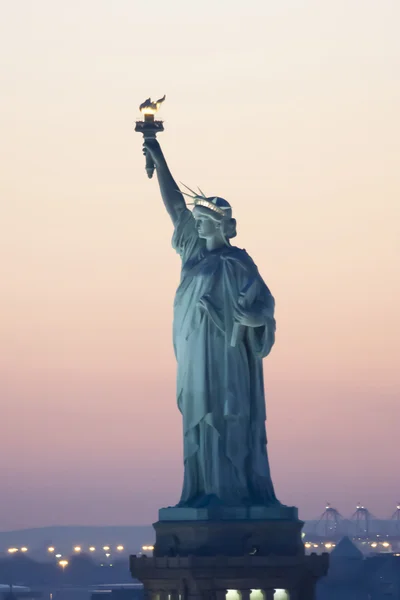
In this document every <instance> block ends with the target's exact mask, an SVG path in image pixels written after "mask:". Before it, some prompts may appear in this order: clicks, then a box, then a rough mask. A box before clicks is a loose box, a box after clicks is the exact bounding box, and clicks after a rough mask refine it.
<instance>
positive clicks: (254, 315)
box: [233, 296, 266, 327]
mask: <svg viewBox="0 0 400 600" xmlns="http://www.w3.org/2000/svg"><path fill="white" fill-rule="evenodd" d="M243 304H245V301H244V298H243V297H242V296H239V300H238V303H237V305H236V306H235V307H234V309H233V315H234V318H235V321H236V322H237V323H239V324H240V325H245V327H262V326H263V325H265V324H266V317H265V314H264V310H263V306H262V305H258V304H257V303H254V304H252V306H251V307H250V308H246V307H245V306H243Z"/></svg>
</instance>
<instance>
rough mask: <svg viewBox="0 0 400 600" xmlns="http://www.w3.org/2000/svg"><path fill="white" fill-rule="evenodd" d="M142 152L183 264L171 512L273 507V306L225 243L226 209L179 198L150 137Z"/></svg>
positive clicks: (232, 227)
mask: <svg viewBox="0 0 400 600" xmlns="http://www.w3.org/2000/svg"><path fill="white" fill-rule="evenodd" d="M144 153H145V154H148V155H150V156H151V158H152V159H153V161H154V164H155V166H156V173H157V177H158V182H159V185H160V191H161V196H162V199H163V201H164V204H165V208H166V210H167V212H168V214H169V216H170V217H171V220H172V223H173V226H174V233H173V237H172V246H173V248H174V249H175V250H176V252H177V253H178V254H179V256H180V258H181V261H182V269H181V279H180V284H179V287H178V289H177V292H176V297H175V303H174V325H173V340H174V350H175V356H176V360H177V365H178V372H177V403H178V407H179V410H180V412H181V413H182V418H183V437H184V481H183V490H182V496H181V499H180V502H179V504H178V506H182V507H198V508H200V507H210V506H255V505H258V506H260V505H261V506H271V505H274V504H275V505H277V504H279V502H278V500H277V499H276V497H275V493H274V488H273V485H272V481H271V475H270V469H269V463H268V456H267V448H266V445H267V438H266V431H265V419H266V413H265V398H264V384H263V370H262V359H263V358H264V357H265V356H267V355H268V354H269V352H270V350H271V348H272V346H273V344H274V339H275V320H274V299H273V297H272V295H271V293H270V291H269V289H268V287H267V286H266V285H265V283H264V281H263V279H262V278H261V276H260V274H259V272H258V269H257V267H256V265H255V264H254V262H253V260H252V259H251V258H250V256H249V255H248V254H247V252H246V251H245V250H242V249H240V248H237V247H236V246H233V245H231V239H232V238H233V237H235V235H236V221H235V219H234V218H233V217H232V207H231V206H230V204H229V203H228V202H227V201H226V200H224V199H223V198H220V197H219V196H212V197H206V196H205V195H204V194H203V192H202V191H201V190H199V192H198V193H195V192H193V191H192V190H190V189H189V188H187V189H188V191H189V192H190V194H189V193H186V192H181V191H180V190H179V189H178V186H177V184H176V183H175V181H174V179H173V177H172V175H171V173H170V170H169V168H168V165H167V162H166V160H165V158H164V155H163V152H162V150H161V148H160V145H159V143H158V141H157V140H155V139H150V140H149V139H148V140H145V143H144ZM185 187H186V186H185ZM184 195H190V196H191V198H192V204H193V206H194V208H193V210H189V208H188V207H187V206H186V202H185V199H184Z"/></svg>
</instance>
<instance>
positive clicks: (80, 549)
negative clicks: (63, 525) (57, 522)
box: [74, 546, 82, 552]
mask: <svg viewBox="0 0 400 600" xmlns="http://www.w3.org/2000/svg"><path fill="white" fill-rule="evenodd" d="M81 551H82V548H81V547H80V546H75V548H74V552H81Z"/></svg>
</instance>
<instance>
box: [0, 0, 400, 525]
mask: <svg viewBox="0 0 400 600" xmlns="http://www.w3.org/2000/svg"><path fill="white" fill-rule="evenodd" d="M0 4H1V13H2V18H1V21H0V87H1V94H0V129H1V136H0V164H1V175H0V247H1V256H2V260H1V276H0V297H1V316H0V319H1V320H0V385H1V388H0V389H1V407H2V410H1V425H2V426H1V435H0V478H1V507H2V510H1V512H0V529H2V530H3V529H12V528H22V527H28V526H29V527H30V526H32V527H33V526H42V525H52V524H82V525H85V524H87V525H89V524H140V523H150V522H151V521H154V520H156V518H157V509H158V508H159V507H160V506H165V505H169V504H172V503H175V502H176V501H177V500H178V496H179V494H180V486H181V477H182V467H181V460H182V456H181V426H180V417H179V413H178V411H177V409H176V406H175V390H174V385H175V363H174V357H173V350H172V342H171V326H172V325H171V320H172V302H173V297H174V291H175V288H176V285H177V282H178V278H179V268H180V264H179V259H178V256H177V255H175V253H174V251H173V250H172V249H171V247H170V238H171V234H172V226H171V224H170V222H169V219H168V217H167V216H166V214H165V212H164V209H163V206H162V203H161V200H160V197H159V193H158V188H157V183H156V181H155V180H153V181H150V180H148V179H147V177H146V173H145V171H144V159H143V156H142V153H141V139H140V137H139V136H138V135H137V134H136V133H134V130H133V122H134V120H135V118H136V117H137V116H138V111H137V106H138V105H139V103H140V102H141V101H143V100H144V99H145V98H146V97H147V96H149V95H150V94H151V95H153V96H154V97H158V96H161V95H162V94H164V93H166V94H167V101H166V103H165V105H164V106H163V109H162V117H163V118H164V119H165V133H163V134H162V136H160V141H161V142H162V144H163V147H164V150H165V153H166V156H167V158H168V160H169V163H170V166H171V170H172V171H173V173H174V175H175V176H176V178H177V180H181V181H184V182H185V183H187V184H188V185H190V186H194V185H199V186H200V187H201V188H202V189H204V190H205V191H206V192H208V193H210V194H219V195H222V196H223V197H225V198H227V199H229V200H230V202H231V203H232V205H233V207H234V213H235V216H236V218H237V220H238V237H237V244H238V245H239V246H241V247H245V248H246V249H247V251H248V252H249V253H250V254H251V255H252V256H253V258H254V259H255V261H256V263H257V264H258V266H259V269H260V271H261V273H262V274H263V276H264V278H265V280H266V282H267V283H268V285H269V286H270V288H271V290H272V292H273V294H274V296H275V298H276V318H277V326H278V331H277V342H276V346H275V348H274V349H273V352H272V354H271V356H270V357H269V358H268V359H267V360H266V361H265V379H266V389H267V412H268V438H269V453H270V459H271V464H272V474H273V478H274V482H275V486H276V488H277V493H278V495H279V497H280V499H281V501H282V502H284V503H287V504H296V505H298V506H299V507H300V515H301V516H302V517H303V518H310V517H313V516H316V515H318V514H320V513H321V512H322V511H323V509H324V506H325V503H326V502H327V501H330V502H331V503H332V504H333V505H335V506H337V508H339V509H340V510H341V512H342V513H344V514H350V513H352V512H353V511H354V507H355V504H356V503H357V502H358V501H360V502H363V503H365V504H366V505H367V506H368V507H369V508H370V510H371V511H372V512H373V513H375V514H377V515H380V516H383V517H384V516H388V515H390V514H391V513H392V512H393V510H394V508H395V504H396V502H397V501H398V500H399V499H400V485H399V479H398V448H397V442H398V437H399V423H400V408H399V397H400V313H399V295H400V269H399V259H400V204H399V197H400V168H399V160H400V120H399V105H400V75H399V74H400V36H399V35H398V23H399V20H400V4H399V3H398V1H397V0H391V1H390V0H381V2H376V1H375V0H335V2H320V1H318V0H286V1H285V0H283V1H282V2H278V1H275V2H270V1H268V2H266V1H265V0H254V1H253V2H252V3H250V4H249V3H245V2H238V1H237V0H230V1H229V2H228V1H227V0H226V1H225V0H202V1H201V2H200V1H193V2H186V1H184V0H171V1H170V2H164V1H161V0H152V1H151V2H140V3H139V2H136V1H132V0H115V1H114V0H113V2H110V1H109V0H107V1H106V0H69V2H54V0H34V1H33V0H25V1H23V2H9V1H7V0H3V1H1V2H0Z"/></svg>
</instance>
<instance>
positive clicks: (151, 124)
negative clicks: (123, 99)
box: [135, 96, 165, 179]
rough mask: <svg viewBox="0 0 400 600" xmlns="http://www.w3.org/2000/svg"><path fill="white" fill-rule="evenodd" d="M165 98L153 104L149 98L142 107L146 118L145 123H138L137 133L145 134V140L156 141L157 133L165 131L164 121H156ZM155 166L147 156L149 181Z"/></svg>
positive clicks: (140, 108)
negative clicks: (156, 115)
mask: <svg viewBox="0 0 400 600" xmlns="http://www.w3.org/2000/svg"><path fill="white" fill-rule="evenodd" d="M164 100H165V96H164V97H163V98H160V99H159V100H156V101H155V102H152V101H151V99H150V98H147V100H145V101H144V102H143V103H142V104H141V105H140V106H139V110H140V112H141V113H142V115H143V116H144V119H143V121H136V126H135V131H138V132H139V133H143V138H144V139H145V140H150V139H153V140H154V139H155V138H156V135H157V133H159V132H161V131H164V124H163V122H162V121H156V120H155V119H154V115H155V114H156V112H157V111H158V109H159V108H160V105H161V104H162V103H163V102H164ZM154 168H155V164H154V162H153V159H152V158H151V156H150V155H149V154H146V171H147V175H148V177H149V179H151V178H152V177H153V173H154Z"/></svg>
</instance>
